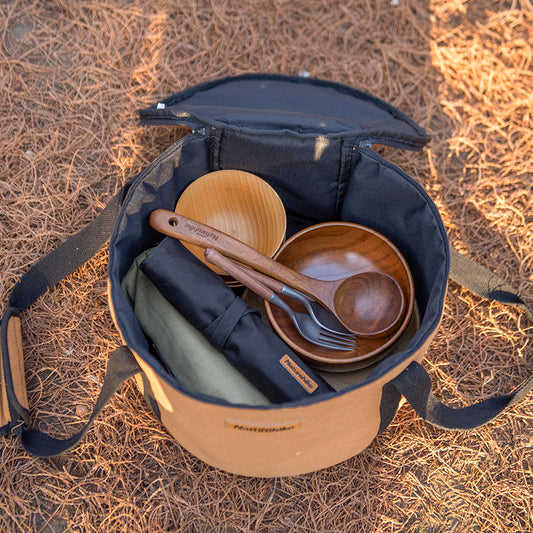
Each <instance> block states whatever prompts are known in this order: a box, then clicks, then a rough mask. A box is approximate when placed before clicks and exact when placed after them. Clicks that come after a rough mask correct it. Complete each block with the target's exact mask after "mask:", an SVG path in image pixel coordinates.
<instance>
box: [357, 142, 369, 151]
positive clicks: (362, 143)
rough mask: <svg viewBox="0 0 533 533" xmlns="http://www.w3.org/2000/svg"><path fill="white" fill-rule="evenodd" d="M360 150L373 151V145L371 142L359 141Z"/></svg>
mask: <svg viewBox="0 0 533 533" xmlns="http://www.w3.org/2000/svg"><path fill="white" fill-rule="evenodd" d="M359 148H362V149H363V150H372V143H371V142H370V141H359Z"/></svg>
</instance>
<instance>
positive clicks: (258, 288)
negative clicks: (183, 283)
mask: <svg viewBox="0 0 533 533" xmlns="http://www.w3.org/2000/svg"><path fill="white" fill-rule="evenodd" d="M204 256H205V259H206V261H207V262H208V263H212V264H213V265H216V266H217V267H219V268H221V269H222V270H224V271H225V272H226V273H228V274H229V275H230V276H232V277H233V278H235V279H236V280H237V281H240V282H241V283H242V284H243V285H244V286H245V287H247V288H248V289H250V290H252V291H254V292H255V293H256V294H258V295H259V296H261V298H264V299H265V300H267V301H270V300H271V299H272V297H273V296H274V292H273V291H272V289H269V288H268V287H267V286H266V285H263V284H262V283H261V282H260V281H258V280H257V279H255V278H254V277H253V276H252V275H251V274H250V272H251V271H250V270H249V269H247V268H246V267H241V266H240V265H239V264H237V263H236V262H235V261H233V260H232V259H229V258H227V257H224V256H223V255H222V254H221V253H219V252H217V251H216V250H214V249H213V248H207V249H206V251H205V252H204Z"/></svg>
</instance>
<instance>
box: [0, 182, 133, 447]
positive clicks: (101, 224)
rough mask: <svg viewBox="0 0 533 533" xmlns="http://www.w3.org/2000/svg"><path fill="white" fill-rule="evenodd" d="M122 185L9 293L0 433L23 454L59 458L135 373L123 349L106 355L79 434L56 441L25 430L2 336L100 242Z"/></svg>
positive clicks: (28, 425)
mask: <svg viewBox="0 0 533 533" xmlns="http://www.w3.org/2000/svg"><path fill="white" fill-rule="evenodd" d="M128 186H129V184H126V185H125V186H124V187H123V188H122V189H121V190H120V191H119V192H118V194H116V195H115V196H114V197H113V198H112V200H111V201H110V202H109V204H108V205H107V206H106V207H105V209H103V210H102V212H101V213H100V214H99V215H98V216H97V217H96V218H95V219H94V220H93V221H92V222H91V223H90V224H89V225H88V226H86V227H85V228H83V229H82V230H81V231H79V232H78V233H76V234H75V235H73V236H72V237H70V238H69V239H68V240H66V241H65V242H64V243H62V244H61V245H60V246H58V247H57V248H56V249H54V250H53V251H52V252H50V253H49V254H48V255H46V256H45V257H43V258H42V259H41V260H40V261H38V262H37V263H36V264H35V265H33V266H32V267H31V268H30V269H29V270H28V271H27V272H26V273H25V274H24V275H23V276H22V277H21V279H20V281H19V282H18V283H17V284H16V285H15V287H14V288H13V290H12V291H11V293H10V295H9V300H8V308H7V310H6V312H5V313H4V316H3V317H2V328H1V342H2V344H1V347H2V366H3V370H4V380H5V389H6V394H7V402H8V407H9V415H10V418H11V421H10V422H9V423H8V424H7V425H6V426H3V427H2V428H0V434H7V433H10V432H14V433H15V434H17V435H18V436H19V437H20V439H21V442H22V445H23V446H24V448H25V450H26V451H27V452H28V453H30V454H32V455H35V456H37V457H51V456H54V455H59V454H61V453H63V452H65V451H67V450H69V449H71V448H72V447H74V446H75V445H76V444H77V443H78V442H79V441H80V440H81V439H82V438H83V437H84V435H85V434H86V432H87V430H88V429H89V427H90V426H91V424H92V422H93V421H94V419H95V418H96V417H97V416H98V414H99V413H100V412H101V410H102V409H103V408H104V406H105V405H106V404H107V403H108V401H109V400H110V399H111V397H112V396H113V394H114V393H115V392H116V391H117V390H118V388H119V387H120V386H121V385H122V383H123V382H124V381H125V380H127V379H128V378H129V377H131V376H133V375H135V374H136V373H138V372H139V371H140V369H139V366H138V365H137V362H136V361H135V358H134V357H133V354H132V353H131V352H130V350H129V349H128V348H127V347H126V346H121V347H119V348H117V349H116V350H114V351H113V352H112V353H111V354H110V356H109V361H108V365H107V370H106V376H105V379H104V384H103V386H102V389H101V391H100V395H99V397H98V400H97V401H96V404H95V406H94V409H93V412H92V414H91V416H90V417H89V420H88V421H87V423H86V424H85V426H84V427H83V428H82V429H81V431H79V432H77V433H76V434H75V435H73V436H72V437H70V438H68V439H56V438H53V437H50V436H49V435H47V434H45V433H43V432H41V431H39V430H37V429H35V428H33V427H32V426H31V423H30V416H29V413H28V411H27V410H26V408H25V407H23V406H22V404H21V402H20V401H19V398H17V395H16V392H15V387H14V384H13V376H12V372H11V365H10V360H11V359H10V353H9V342H8V333H7V332H8V324H9V320H10V319H11V318H13V317H15V316H18V314H19V313H20V311H23V310H25V309H27V308H28V307H29V306H30V305H31V304H32V303H33V302H35V301H36V300H37V298H39V297H40V296H41V295H43V294H44V293H45V292H46V291H47V290H48V289H49V288H51V287H52V286H54V285H55V284H56V283H58V282H59V281H61V280H62V279H64V278H65V277H66V276H68V275H69V274H71V273H72V272H74V271H75V270H76V269H77V268H79V267H80V266H82V265H83V264H84V263H86V262H87V261H88V260H89V259H91V258H92V257H93V256H94V255H95V254H96V253H97V252H98V250H100V248H101V247H102V246H103V245H104V244H105V243H106V241H107V240H108V239H109V236H110V235H111V232H112V230H113V227H114V223H115V219H116V217H117V214H118V212H119V210H120V206H121V204H122V201H123V199H124V196H125V194H126V191H127V189H128Z"/></svg>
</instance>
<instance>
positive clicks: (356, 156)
mask: <svg viewBox="0 0 533 533" xmlns="http://www.w3.org/2000/svg"><path fill="white" fill-rule="evenodd" d="M140 119H141V123H142V124H145V125H159V124H166V125H179V126H186V127H189V128H190V134H188V135H186V136H185V137H183V138H181V139H180V140H178V141H177V142H176V143H175V144H173V145H172V146H170V147H169V148H167V149H166V150H165V151H164V152H163V153H162V154H161V155H160V156H159V157H158V158H157V159H156V160H155V161H153V162H152V163H151V164H150V165H149V166H148V167H146V168H145V169H144V170H143V171H142V172H140V173H139V174H138V175H137V176H135V177H134V178H133V179H131V180H130V181H129V182H128V183H127V184H126V185H125V186H124V187H123V188H122V189H121V191H120V192H119V193H118V194H117V195H116V196H115V197H114V198H113V199H112V200H111V201H110V203H109V204H108V205H107V207H106V208H105V209H104V210H103V211H102V212H101V213H100V214H99V216H98V217H97V218H96V219H95V220H94V221H93V222H92V223H90V224H89V225H88V226H87V227H86V228H84V229H83V230H82V231H80V232H79V233H77V234H76V235H73V236H72V237H71V238H69V239H68V240H67V241H66V242H64V243H63V244H62V245H60V246H59V247H58V248H56V249H55V250H53V251H52V252H51V253H50V254H49V255H47V256H46V257H43V258H42V259H41V260H40V261H39V262H37V263H36V264H35V265H34V266H32V267H31V268H30V269H29V270H28V271H27V272H26V273H25V274H24V275H23V276H22V277H21V279H20V281H19V282H18V283H17V284H16V285H15V287H14V288H13V290H12V291H11V293H10V295H9V300H8V304H7V308H6V311H5V314H4V316H3V318H2V332H1V337H2V345H1V347H2V366H1V378H2V382H1V387H2V389H1V395H2V398H1V400H2V401H1V404H0V409H1V411H0V426H1V432H2V433H3V434H4V435H6V436H7V435H10V434H12V435H15V436H16V437H17V438H19V439H20V442H21V444H22V446H23V447H24V449H25V450H26V451H27V452H28V453H29V454H31V455H34V456H38V457H51V456H54V455H58V454H61V453H64V452H65V451H67V450H69V449H71V448H72V447H73V446H75V445H76V444H77V443H78V442H79V441H80V439H81V438H83V436H84V435H85V433H86V432H87V430H88V429H89V427H90V425H91V423H92V422H93V421H94V419H95V418H96V417H97V416H98V413H99V412H100V411H101V410H102V408H103V407H104V406H105V405H106V403H107V402H108V401H109V399H110V398H111V397H112V395H113V394H114V392H115V391H116V390H117V389H118V388H119V387H120V385H121V384H122V383H123V382H124V381H125V380H126V379H128V378H130V377H133V376H135V379H136V382H137V385H138V387H139V388H140V390H141V391H142V393H143V395H144V397H145V399H146V401H147V403H148V405H149V406H150V407H151V409H152V411H153V413H154V415H155V416H157V417H158V418H159V419H160V421H161V423H162V424H163V425H164V426H165V427H166V428H167V430H168V431H169V432H170V433H171V434H172V435H173V436H174V437H175V438H176V440H177V441H178V442H179V443H180V444H181V445H182V446H183V447H184V448H185V449H187V450H188V451H189V452H191V453H193V454H194V455H196V456H197V457H199V458H200V459H202V460H203V461H205V462H206V463H208V464H210V465H212V466H214V467H217V468H221V469H223V470H225V471H228V472H232V473H236V474H241V475H246V476H261V477H271V476H288V475H296V474H302V473H306V472H311V471H316V470H319V469H322V468H325V467H328V466H331V465H334V464H337V463H339V462H341V461H344V460H346V459H348V458H350V457H352V456H354V455H355V454H357V453H359V452H361V451H362V450H364V449H365V448H366V447H367V446H368V445H369V444H370V443H371V442H372V440H373V439H374V438H375V437H376V435H378V434H379V433H380V432H382V431H384V430H385V428H386V427H387V426H388V425H389V424H390V422H391V421H392V420H393V419H394V417H395V415H396V412H397V409H398V406H399V405H400V401H401V399H402V397H403V398H405V399H406V400H407V402H409V403H410V405H411V406H412V407H413V408H414V410H415V411H416V413H417V414H418V415H419V416H420V417H422V418H423V419H424V420H426V421H427V422H428V423H430V424H433V425H434V426H437V427H440V428H445V429H450V430H468V429H471V428H475V427H478V426H480V425H483V424H485V423H487V422H489V421H490V420H492V419H493V418H494V417H496V416H498V415H499V414H500V413H502V412H503V411H504V410H505V409H507V408H509V407H510V406H512V405H513V404H515V403H517V402H518V401H520V400H522V399H523V398H524V397H525V395H526V394H527V393H528V391H529V390H530V389H531V387H532V385H533V379H532V378H530V379H528V380H527V381H525V382H524V383H523V384H522V385H521V386H520V387H518V388H517V389H516V390H514V391H513V392H510V393H507V394H504V395H501V396H497V397H493V398H490V399H486V400H483V401H481V402H479V403H477V404H474V405H471V406H468V407H463V408H450V407H447V406H446V405H444V404H443V403H442V402H440V401H439V400H438V399H437V398H436V397H435V396H434V394H433V393H432V386H431V381H430V378H429V376H428V374H427V372H426V371H425V370H424V368H423V366H422V364H421V362H422V360H423V359H424V357H425V355H426V352H427V350H428V347H429V345H430V343H431V342H432V339H433V337H434V335H435V333H436V332H437V330H438V328H439V325H440V323H441V318H442V314H443V304H444V300H445V296H446V289H447V284H448V280H449V278H451V279H452V280H454V281H456V282H457V283H459V284H461V285H463V286H464V287H466V288H468V289H470V290H471V291H473V292H474V293H475V294H477V295H479V296H481V297H484V298H488V299H491V300H495V301H498V302H501V303H502V304H506V305H512V306H515V307H518V308H520V309H522V311H523V312H524V313H525V314H526V315H527V316H528V318H529V319H531V320H533V315H532V313H531V311H530V310H529V309H528V308H527V306H526V304H525V303H524V301H523V300H522V299H521V298H520V296H519V295H518V294H517V291H515V290H514V289H513V288H512V287H511V286H509V285H508V284H507V283H506V282H505V281H504V280H502V279H500V278H498V277H497V276H496V275H494V274H493V273H491V272H490V271H488V270H486V269H485V268H484V267H482V266H480V265H478V264H477V263H475V262H474V261H472V260H471V259H469V258H467V257H465V256H463V255H461V254H460V253H458V252H457V251H455V250H454V249H453V248H450V246H449V243H448V239H447V235H446V231H445V228H444V226H443V223H442V220H441V217H440V215H439V212H438V210H437V208H436V206H435V204H434V203H433V201H432V200H431V198H430V197H429V196H428V194H427V193H426V191H425V190H424V188H423V187H422V186H421V185H420V184H419V183H418V182H417V181H416V180H415V179H413V178H412V177H411V176H409V175H408V174H407V173H406V172H404V171H403V170H402V169H401V168H399V167H397V166H395V165H394V164H392V163H390V162H389V161H387V160H386V159H384V158H383V157H382V156H381V155H379V154H378V153H377V152H376V151H375V150H374V149H373V146H374V145H375V144H380V145H387V146H390V147H394V148H400V149H406V150H421V149H422V148H423V147H424V146H425V145H426V144H427V143H428V141H429V136H428V135H427V134H426V133H425V131H424V130H423V129H422V128H421V127H419V126H418V125H417V124H416V123H414V122H413V121H412V120H411V119H410V118H408V117H407V116H405V115H404V114H403V113H402V112H400V111H399V110H398V109H396V108H394V107H393V106H391V105H389V104H387V103H386V102H384V101H382V100H380V99H378V98H375V97H373V96H371V95H369V94H366V93H363V92H361V91H358V90H355V89H353V88H351V87H348V86H345V85H341V84H337V83H332V82H328V81H323V80H318V79H312V78H306V77H287V76H280V75H265V74H247V75H242V76H237V77H229V78H223V79H217V80H213V81H211V82H207V83H203V84H200V85H197V86H194V87H191V88H188V89H186V90H184V91H182V92H180V93H177V94H175V95H173V96H170V97H169V98H166V99H165V100H162V101H160V102H157V103H155V104H154V105H153V106H151V107H149V108H147V109H144V110H141V111H140ZM224 169H239V170H243V171H246V172H250V173H253V174H255V175H257V176H259V177H261V178H262V179H263V180H265V181H266V182H267V183H268V184H269V185H271V186H272V187H273V188H274V189H275V191H276V192H277V193H278V195H279V197H280V198H281V200H282V202H283V205H284V207H285V210H286V214H287V238H288V237H290V236H291V235H293V234H295V233H296V232H298V231H300V230H302V229H303V228H306V227H309V226H312V225H314V224H317V223H322V222H326V221H345V222H352V223H356V224H361V225H364V226H368V227H371V228H373V229H374V230H376V231H378V232H380V233H381V234H383V235H384V236H385V237H387V238H388V239H389V240H390V241H391V242H392V243H394V245H395V246H396V247H397V248H398V249H399V250H400V252H401V253H402V255H403V257H404V258H405V259H406V261H407V263H408V264H409V267H410V269H411V272H412V276H413V281H414V287H415V297H416V307H417V313H418V321H417V323H416V326H415V328H414V330H413V331H412V333H411V335H410V336H409V338H408V339H407V340H406V341H405V342H403V343H400V344H398V345H397V346H395V347H394V349H393V350H391V351H390V353H388V354H387V356H386V357H384V358H382V359H381V360H380V361H378V362H376V363H375V364H373V365H371V366H369V367H368V368H366V369H364V371H361V372H360V373H359V374H358V375H357V376H356V379H354V380H353V382H352V383H349V384H346V385H344V386H342V387H332V386H329V385H327V384H326V383H325V382H324V381H322V377H321V376H318V375H317V376H315V379H316V382H317V384H320V387H319V390H318V393H314V391H311V392H313V394H311V393H309V394H307V393H305V394H303V393H302V394H300V395H298V397H296V398H294V397H290V396H284V395H283V394H284V393H283V392H279V391H277V392H276V394H273V395H270V397H269V391H271V390H272V389H271V388H268V389H267V388H265V389H264V390H259V391H258V390H255V389H254V390H252V389H251V388H250V387H248V386H247V385H246V383H244V382H241V381H239V380H240V379H241V378H240V377H239V376H237V375H236V374H235V372H234V371H233V370H232V369H234V366H232V367H231V369H230V368H229V367H228V368H226V367H224V368H226V369H225V370H224V369H222V370H220V372H221V373H222V372H227V375H228V376H229V377H228V379H233V380H234V381H233V382H232V383H237V382H238V383H240V385H238V386H237V385H235V386H234V387H233V386H232V390H237V389H238V391H240V392H239V394H240V396H228V395H225V394H224V393H223V392H221V393H220V394H218V393H217V391H216V390H214V389H213V388H210V384H209V382H206V383H203V384H199V385H198V387H196V388H195V387H192V386H191V384H190V383H189V382H188V381H187V379H186V377H187V375H188V374H187V373H188V372H189V373H192V372H193V370H192V367H191V368H189V367H187V368H186V365H187V364H188V363H185V362H184V363H183V364H179V365H175V367H174V368H172V369H170V368H168V366H167V365H165V364H163V362H162V361H161V358H160V357H158V354H157V353H156V352H154V350H153V343H152V341H155V343H156V344H157V341H158V339H152V338H151V336H150V335H147V332H146V330H145V329H143V327H141V323H140V321H141V318H140V317H141V316H142V311H143V310H144V311H146V309H145V306H144V304H143V303H142V300H141V299H139V300H136V301H135V305H133V304H132V295H131V291H130V293H128V290H129V289H128V290H126V289H125V280H126V281H127V280H128V274H130V275H131V272H132V270H131V269H132V265H135V264H137V263H138V264H141V263H140V261H141V259H142V258H143V254H145V255H146V254H148V253H150V251H153V250H154V249H155V250H158V252H157V253H160V252H159V251H160V250H161V248H158V247H160V246H161V245H162V242H163V237H162V235H161V234H160V233H158V232H156V231H155V230H154V229H153V228H152V227H151V226H150V224H149V222H148V219H149V215H150V213H151V212H152V211H153V210H155V209H159V208H163V209H168V210H173V209H174V206H175V204H176V201H177V200H178V198H179V197H180V195H181V194H182V193H183V191H184V190H185V189H186V188H187V187H188V186H189V185H190V184H191V183H192V182H193V181H194V180H196V179H198V178H199V177H200V176H202V175H204V174H206V173H209V172H211V171H216V170H224ZM108 240H109V265H108V279H109V284H108V287H109V305H110V310H111V313H112V315H113V320H114V322H115V324H116V327H117V329H118V331H119V332H120V335H121V337H122V339H123V346H120V347H118V348H117V349H116V350H114V351H113V352H112V353H111V354H110V356H109V361H108V366H107V371H106V377H105V380H104V383H103V386H102V389H101V393H100V396H99V398H98V400H97V402H96V405H95V407H94V411H93V413H92V414H91V416H90V418H89V420H88V422H87V424H86V426H85V427H84V428H83V429H82V430H81V431H79V432H78V433H76V434H75V435H73V436H71V437H69V438H67V439H57V438H53V437H51V436H49V435H47V434H45V433H43V432H41V431H39V430H38V429H36V428H35V427H34V426H33V425H32V423H31V422H30V416H29V406H28V403H27V398H26V393H25V383H24V363H23V350H22V336H21V331H20V318H19V315H20V313H22V312H24V311H25V310H27V309H28V308H29V307H30V306H31V304H32V303H33V302H34V301H35V300H36V299H37V298H38V297H40V296H41V295H43V294H44V293H45V292H46V291H47V290H48V289H49V288H50V287H52V286H54V285H55V284H57V283H59V282H60V281H61V280H62V279H63V278H64V277H65V276H67V275H69V274H70V273H72V272H73V271H74V270H76V269H77V268H78V267H80V266H81V265H83V264H84V263H85V262H86V261H88V260H90V258H91V257H92V256H93V255H94V254H95V253H97V251H98V250H99V249H100V248H101V247H102V246H103V245H105V244H106V242H107V241H108ZM175 242H176V243H177V241H175ZM153 253H156V252H153ZM153 257H156V256H153ZM139 258H141V259H139ZM136 261H137V263H136ZM143 261H145V262H144V263H142V265H143V266H142V268H140V269H138V271H139V272H141V274H139V275H137V274H135V276H137V277H135V283H134V286H135V290H137V287H140V286H141V285H139V283H145V280H144V278H143V277H142V276H145V275H146V274H149V267H150V263H149V261H148V262H147V261H146V260H145V259H143ZM152 263H153V261H152ZM143 269H144V270H143ZM180 272H181V273H182V274H183V275H185V269H184V268H183V269H182V270H181V271H180V269H179V268H176V276H177V277H178V280H179V276H180ZM139 280H141V281H139ZM143 280H144V281H143ZM143 286H144V285H143ZM149 289H150V290H152V288H151V285H150V286H149ZM139 298H140V297H139ZM233 300H234V298H231V302H230V303H228V305H230V304H233ZM235 300H238V301H239V302H240V300H241V299H240V296H237V297H235ZM149 301H150V302H152V303H153V302H154V301H156V300H153V299H151V300H149ZM168 305H169V303H168V301H165V302H162V303H161V305H153V312H154V313H156V312H158V310H161V309H164V308H165V307H164V306H168ZM239 306H241V304H240V303H239V304H238V305H237V307H239ZM135 307H139V308H140V309H139V312H136V309H135ZM234 307H235V306H234ZM243 309H244V308H243ZM169 316H171V311H169V312H168V313H167V312H166V311H165V312H164V313H161V317H162V318H161V320H166V318H168V317H169ZM244 316H249V313H248V311H246V310H245V311H242V317H244ZM242 317H241V315H239V320H240V319H241V318H242ZM243 320H244V319H243ZM254 321H255V319H254ZM180 324H181V325H179V326H178V325H174V326H172V327H171V328H168V329H169V331H171V335H172V337H169V338H167V339H164V342H166V343H167V344H168V345H171V347H172V346H173V347H174V348H176V349H177V350H179V351H180V354H182V356H183V357H184V361H186V360H190V361H194V364H195V365H202V364H205V366H204V367H202V368H210V363H209V361H212V360H213V359H209V358H210V357H214V356H213V354H212V353H211V352H210V351H209V350H211V351H212V350H215V352H216V353H217V354H218V351H220V352H221V353H222V354H224V349H225V347H226V345H225V344H224V343H225V341H226V339H225V338H224V342H222V344H216V345H213V343H212V342H211V341H209V342H208V341H206V338H205V335H202V334H199V333H198V330H197V329H195V328H192V327H191V325H190V324H189V322H188V321H187V320H185V321H183V320H182V321H181V322H180ZM254 324H255V322H254ZM253 327H254V328H256V327H257V328H259V329H260V328H261V327H262V326H260V325H258V324H255V325H253ZM254 331H256V330H255V329H254ZM262 334H263V333H261V335H262ZM265 334H266V333H265ZM153 335H155V336H158V337H159V336H160V335H161V333H160V332H159V330H157V331H155V332H154V333H153ZM257 338H259V337H257ZM276 342H277V341H276ZM261 346H263V343H262V342H261V343H258V342H255V343H254V341H253V339H250V341H249V342H248V344H247V346H245V348H246V350H248V352H247V353H248V355H247V356H246V357H247V358H248V359H253V353H254V350H261V349H262V348H261ZM276 346H277V345H276ZM276 350H277V348H272V347H270V348H269V353H270V354H272V353H276ZM287 350H289V348H288V347H287ZM282 351H283V349H282ZM224 355H225V358H227V359H228V360H229V359H230V350H229V349H228V352H227V353H226V354H224ZM187 358H189V359H187ZM248 359H247V360H248ZM219 362H220V361H219ZM191 364H192V363H191ZM217 364H218V363H217ZM221 364H222V363H221ZM224 364H225V363H224ZM301 365H305V362H304V361H302V362H301ZM226 366H227V365H226ZM221 368H222V367H221ZM310 371H311V372H313V370H312V369H311V370H310ZM239 374H240V373H239ZM191 375H192V374H191ZM202 375H203V374H202ZM265 379H266V378H265ZM256 381H257V380H256ZM271 382H272V383H276V382H277V378H276V377H273V378H272V379H271ZM241 385H242V387H241ZM259 388H260V387H259ZM280 390H281V387H280ZM308 392H309V391H308ZM243 398H245V399H244V400H243Z"/></svg>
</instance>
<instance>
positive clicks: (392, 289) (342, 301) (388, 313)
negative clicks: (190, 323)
mask: <svg viewBox="0 0 533 533" xmlns="http://www.w3.org/2000/svg"><path fill="white" fill-rule="evenodd" d="M150 225H151V226H152V227H153V228H154V229H156V230H157V231H160V232H161V233H163V234H165V235H168V236H170V237H174V238H176V239H182V240H184V241H187V242H189V243H191V244H195V245H197V246H202V247H204V248H214V249H215V250H217V251H218V252H220V253H221V254H223V255H225V256H227V257H230V258H231V259H235V260H236V261H239V262H241V263H243V264H245V265H247V266H249V267H251V268H254V269H256V270H258V271H260V272H263V273H264V274H267V275H269V276H271V277H273V278H275V279H277V280H279V281H282V282H283V283H285V284H286V285H288V286H289V287H294V288H296V289H298V290H300V291H302V292H304V293H305V294H307V295H308V296H310V297H311V298H313V299H315V300H317V301H318V302H320V303H321V304H322V305H323V306H324V307H326V308H327V309H329V310H330V311H331V312H332V313H333V314H334V315H335V316H336V317H337V318H338V319H339V320H340V321H341V323H342V324H343V325H344V326H345V327H346V328H347V329H348V330H350V331H351V332H352V333H354V334H355V335H358V336H360V337H369V338H372V337H382V336H385V335H388V334H389V333H391V332H392V331H394V330H395V329H396V327H397V326H398V325H399V323H400V321H401V319H402V317H403V315H404V312H405V297H404V294H403V291H402V289H401V288H400V286H399V285H398V282H397V281H396V280H395V279H394V278H393V277H391V276H389V275H388V274H383V273H382V272H361V273H359V274H355V275H353V276H350V277H348V278H345V279H340V280H334V281H323V280H318V279H314V278H310V277H308V276H305V275H304V274H300V273H299V272H296V271H294V270H292V269H290V268H288V267H286V266H285V265H282V264H281V263H278V262H277V261H274V260H273V259H270V258H269V257H267V256H265V255H263V254H262V253H260V252H258V251H257V250H254V249H253V248H251V247H250V246H248V245H247V244H245V243H243V242H242V241H239V240H237V239H235V238H233V237H231V236H230V235H227V234H226V233H223V232H221V231H219V230H216V229H215V228H212V227H210V226H207V225H206V224H202V223H200V222H197V221H195V220H192V219H190V218H187V217H184V216H182V215H178V214H177V213H174V212H173V211H167V210H166V209H156V210H155V211H152V213H151V214H150Z"/></svg>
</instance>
